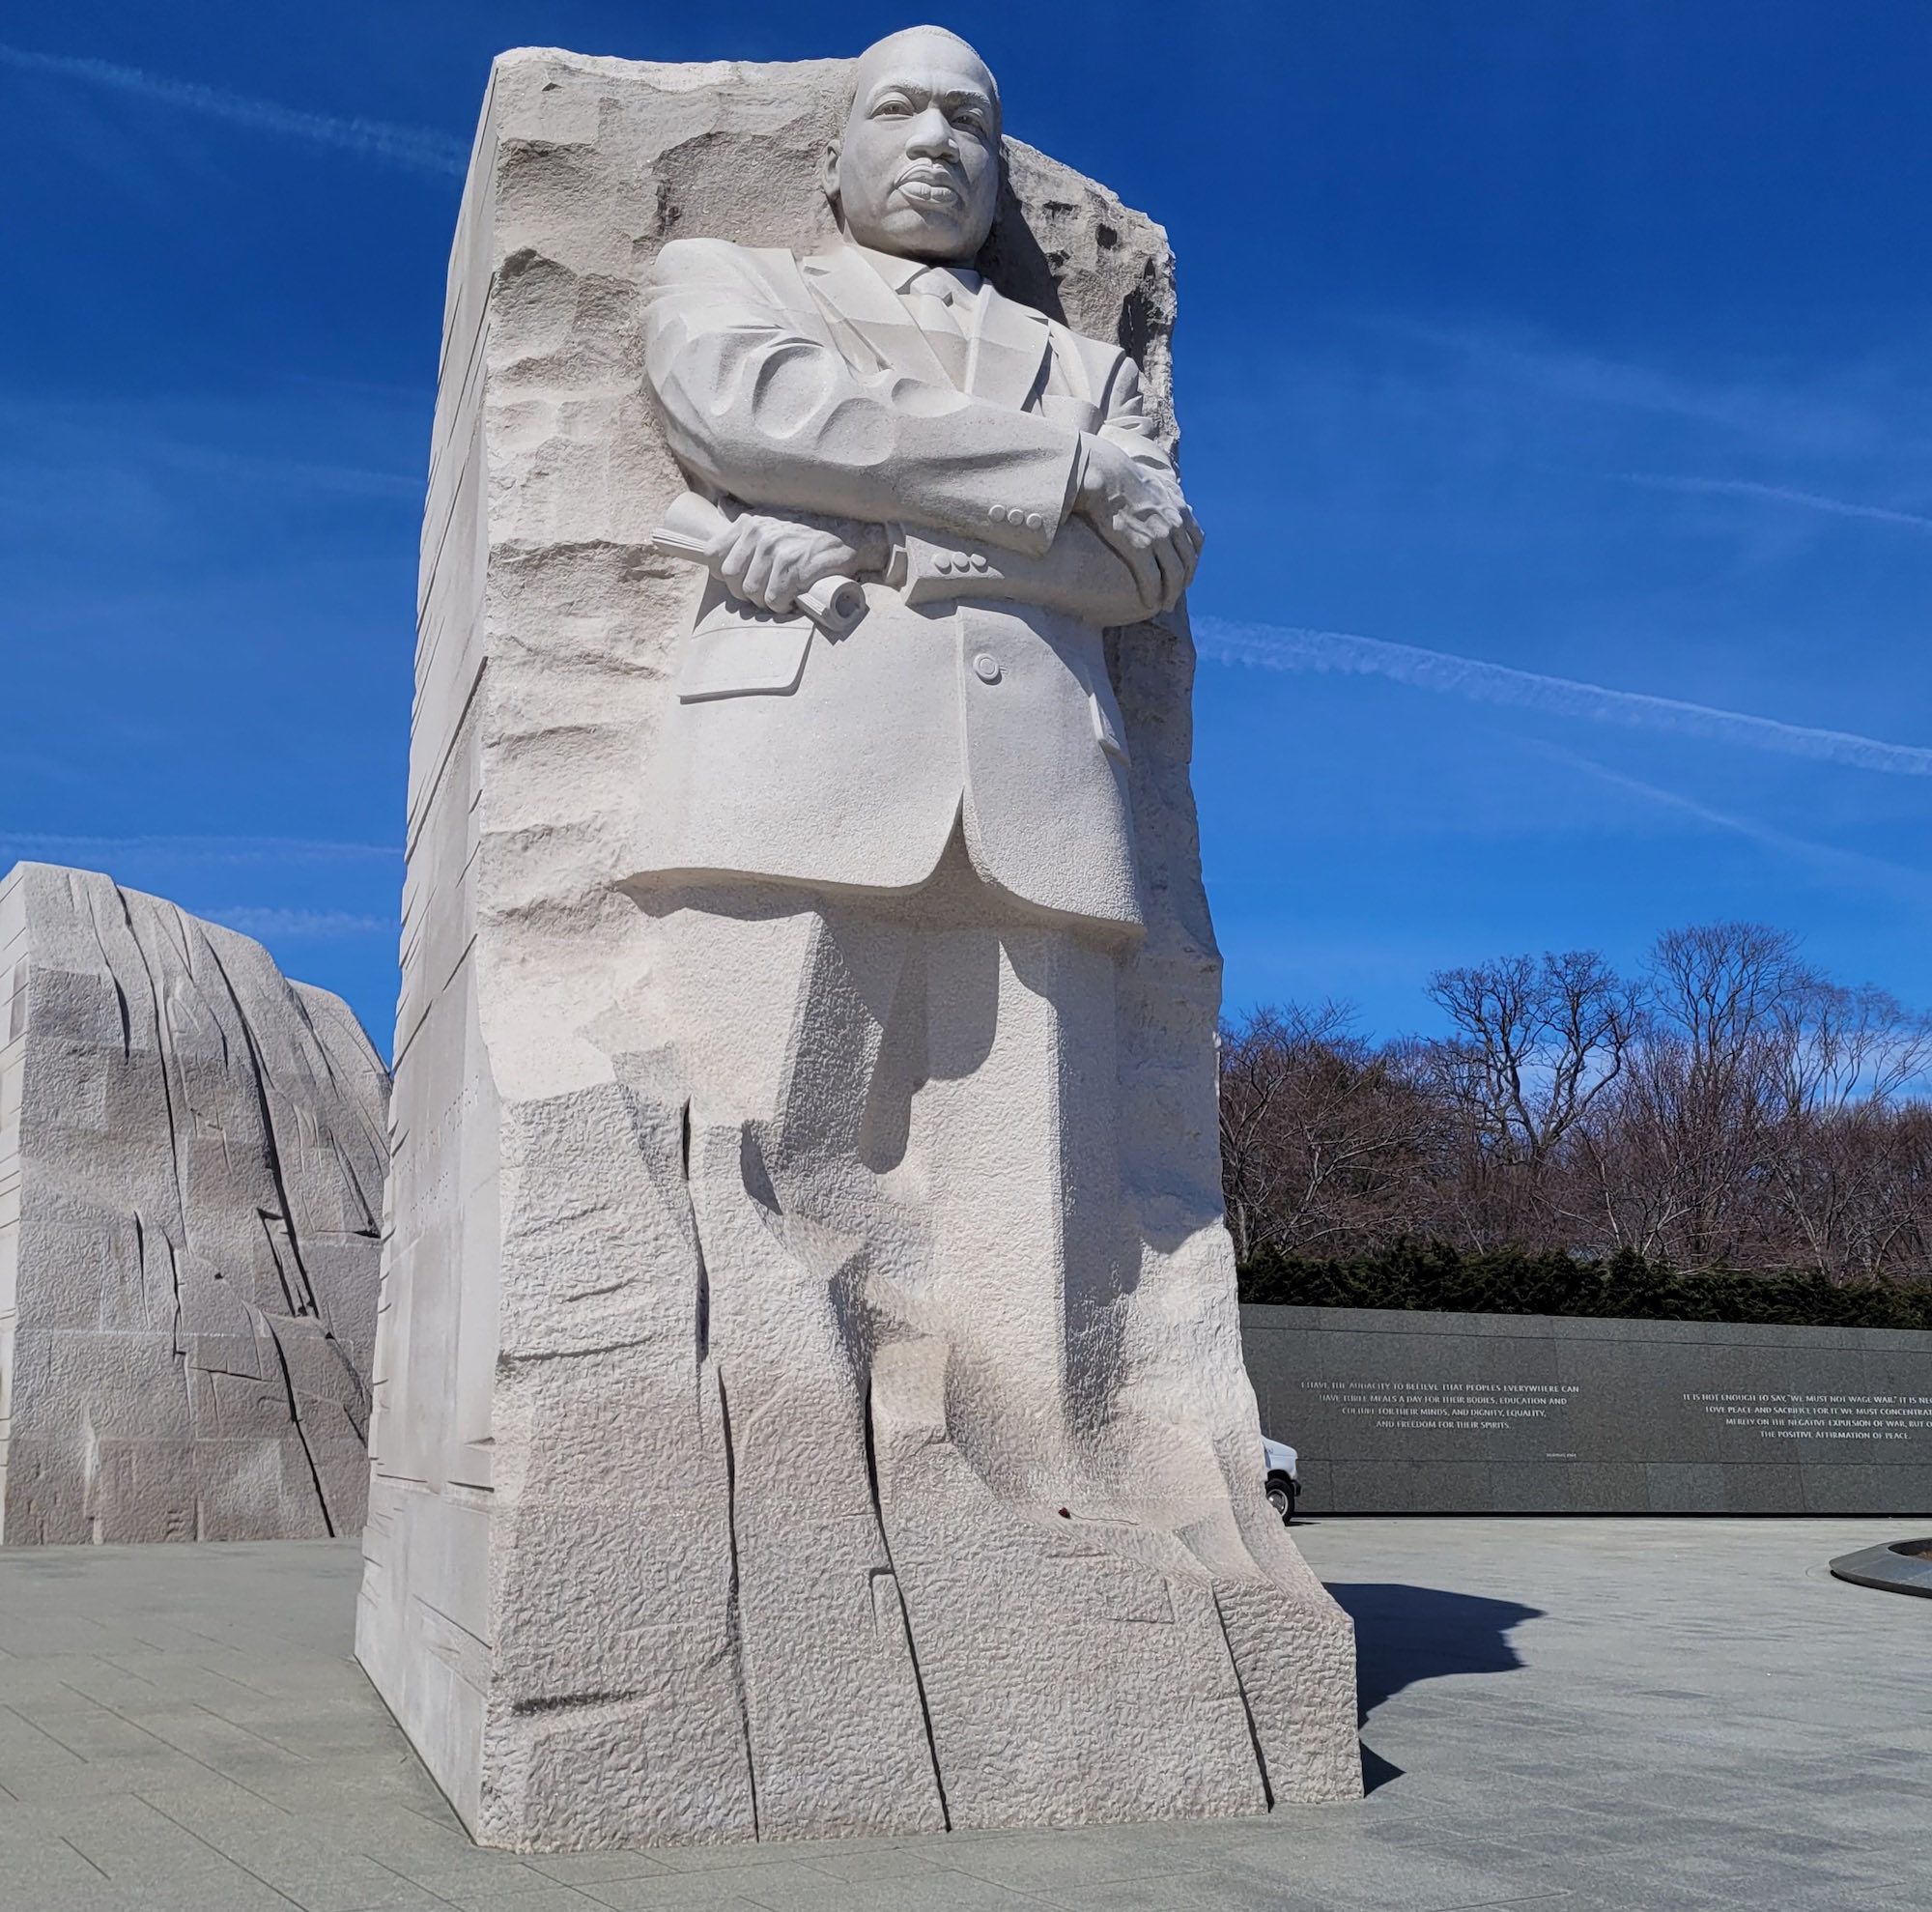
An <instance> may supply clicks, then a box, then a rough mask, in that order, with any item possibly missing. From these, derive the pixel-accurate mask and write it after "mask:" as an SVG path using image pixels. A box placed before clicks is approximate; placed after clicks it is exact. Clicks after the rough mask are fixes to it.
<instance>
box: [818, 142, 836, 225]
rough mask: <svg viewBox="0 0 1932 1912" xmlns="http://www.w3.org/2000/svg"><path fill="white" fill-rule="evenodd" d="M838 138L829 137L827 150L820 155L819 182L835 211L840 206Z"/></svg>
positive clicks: (826, 143) (826, 144)
mask: <svg viewBox="0 0 1932 1912" xmlns="http://www.w3.org/2000/svg"><path fill="white" fill-rule="evenodd" d="M838 148H839V142H838V140H836V139H828V140H827V141H826V142H825V151H824V152H823V153H821V154H820V155H819V157H818V184H819V185H820V186H822V187H823V188H824V191H825V196H826V198H827V199H829V200H830V201H831V202H832V205H833V209H834V210H835V211H836V210H837V209H838Z"/></svg>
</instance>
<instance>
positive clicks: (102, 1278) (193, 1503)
mask: <svg viewBox="0 0 1932 1912" xmlns="http://www.w3.org/2000/svg"><path fill="white" fill-rule="evenodd" d="M387 1098H388V1073H387V1071H386V1070H385V1069H384V1066H383V1064H382V1062H381V1061H380V1059H379V1058H378V1057H377V1055H376V1052H375V1051H374V1050H373V1049H372V1048H371V1047H370V1045H369V1041H368V1038H367V1037H366V1036H364V1035H363V1033H362V1031H361V1029H360V1027H359V1026H358V1025H357V1023H356V1021H355V1016H354V1015H353V1014H352V1013H350V1011H349V1009H348V1008H347V1006H346V1005H345V1004H343V1003H342V1002H340V1001H339V1000H338V999H337V998H336V997H334V996H331V995H329V994H328V993H327V991H325V990H322V989H316V988H311V987H309V986H308V985H306V984H301V983H291V982H289V981H287V980H286V979H285V978H284V977H283V976H282V974H281V972H280V971H279V970H278V969H277V968H276V966H275V964H274V961H273V960H272V958H271V957H270V956H269V954H268V952H267V951H266V950H264V949H263V948H262V946H261V945H260V944H259V943H256V942H253V941H251V940H250V939H249V938H248V937H246V936H243V935H241V934H238V933H237V932H236V931H235V930H233V929H226V928H223V927H220V926H219V925H216V924H212V923H203V922H200V921H198V920H197V919H196V918H194V917H192V916H189V915H188V914H186V912H185V911H183V910H181V909H178V908H176V907H175V905H174V904H172V903H169V902H164V901H162V900H161V899H159V898H156V897H150V896H143V895H142V894H140V893H139V892H138V891H133V890H124V889H122V888H120V887H119V886H118V885H116V884H115V883H114V882H112V881H111V880H110V879H109V878H108V877H106V876H103V875H99V874H97V873H95V872H93V871H91V870H64V869H58V868H54V867H52V866H50V865H46V864H38V863H23V864H20V865H18V866H16V867H15V868H14V870H13V871H12V873H11V874H10V875H8V876H7V877H6V878H5V880H4V881H0V1541H4V1542H5V1543H7V1544H9V1545H22V1544H25V1545H34V1544H46V1545H52V1544H58V1543H63V1542H73V1541H96V1542H101V1543H115V1542H123V1541H167V1540H283V1539H308V1538H316V1537H322V1536H326V1535H329V1534H340V1533H354V1532H355V1531H356V1530H357V1529H358V1528H359V1527H360V1526H361V1523H362V1512H363V1507H364V1504H365V1500H366V1495H367V1476H368V1458H367V1448H366V1431H367V1425H368V1413H369V1384H368V1368H369V1357H370V1350H371V1345H372V1342H373V1339H374V1334H375V1316H376V1293H377V1268H378V1260H379V1254H380V1237H381V1227H382V1202H383V1177H384V1167H385V1164H386V1160H387V1142H386V1136H385V1133H384V1125H385V1121H386V1106H387Z"/></svg>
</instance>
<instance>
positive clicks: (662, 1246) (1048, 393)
mask: <svg viewBox="0 0 1932 1912" xmlns="http://www.w3.org/2000/svg"><path fill="white" fill-rule="evenodd" d="M1173 314H1174V298H1173V277H1172V260H1171V255H1170V254H1169V252H1168V249H1167V245H1166V243H1165V239H1164V237H1163V235H1162V234H1161V232H1160V230H1159V228H1157V227H1156V226H1154V225H1153V224H1152V223H1151V221H1149V220H1148V219H1147V218H1145V217H1144V216H1143V215H1141V214H1137V213H1134V212H1132V211H1130V210H1128V209H1127V208H1125V207H1123V206H1122V204H1121V203H1120V202H1119V201H1118V200H1117V199H1115V198H1114V197H1113V196H1112V195H1111V194H1109V193H1107V192H1106V191H1105V190H1104V189H1103V188H1101V187H1099V186H1097V185H1094V183H1093V182H1091V181H1089V180H1086V179H1083V178H1082V177H1081V176H1080V175H1079V174H1077V173H1075V172H1073V171H1072V170H1071V169H1069V168H1067V167H1065V166H1064V165H1062V164H1060V163H1058V162H1056V161H1054V160H1051V159H1048V158H1047V157H1044V156H1042V155H1040V154H1038V153H1037V152H1034V151H1033V150H1032V149H1030V148H1028V147H1025V146H1023V145H1021V144H1019V143H1018V142H1016V141H1013V140H1009V139H1005V138H1004V137H1003V132H1002V127H1001V116H1000V100H999V91H998V88H997V86H996V84H995V82H994V79H993V76H992V74H991V73H990V72H989V71H987V69H986V67H985V65H984V63H983V62H982V61H981V60H980V58H979V56H978V55H977V54H976V53H975V52H974V51H973V50H972V48H971V47H969V46H967V45H966V44H965V43H963V42H961V41H960V40H958V39H956V38H955V37H954V36H952V34H950V33H946V32H943V31H941V30H939V29H936V28H919V29H914V30H912V31H910V32H908V33H903V34H895V35H894V36H892V37H891V38H890V39H888V40H885V41H882V42H880V43H878V44H877V45H875V46H873V47H871V48H870V49H868V50H867V52H866V53H865V54H864V55H863V56H862V57H861V58H860V59H859V60H858V61H857V62H847V61H822V62H809V63H802V64H794V65H783V66H755V65H735V64H715V65H708V66H697V67H681V66H668V65H654V64H648V63H632V62H622V61H615V60H605V59H590V58H583V57H581V56H577V55H572V54H565V53H558V52H520V53H513V54H508V55H505V56H504V57H503V58H502V59H501V60H499V61H498V62H497V67H496V70H495V72H494V75H493V78H492V83H491V90H490V96H489V100H488V102H487V104H486V107H485V112H484V119H483V126H482V128H481V132H480V134H479V137H478V140H477V144H476V149H475V157H474V160H473V162H472V166H471V170H470V176H469V186H468V189H467V192H466V195H465V201H464V210H463V214H462V219H461V224H460V228H459V231H458V235H457V241H456V246H455V251H454V254H453V258H452V263H451V274H450V295H449V300H448V303H447V318H446V329H445V339H444V355H443V375H442V386H441V392H440V400H439V407H438V415H437V426H436V442H435V448H434V454H433V463H432V476H431V490H430V499H429V506H428V514H427V521H426V530H425V538H424V554H425V557H424V574H423V592H422V604H423V613H422V631H421V641H420V643H419V646H418V653H417V675H418V708H417V721H416V728H415V735H414V742H413V749H412V795H411V805H412V808H411V817H410V845H411V847H410V863H409V874H408V881H407V886H406V897H405V912H406V919H407V921H406V935H405V951H406V960H405V978H404V991H403V998H402V1005H401V1013H400V1021H399V1027H398V1032H397V1057H398V1064H397V1079H396V1089H395V1111H396V1115H395V1168H394V1175H393V1180H392V1183H391V1194H390V1203H391V1209H392V1217H393V1219H392V1229H391V1235H390V1244H389V1253H388V1259H387V1263H386V1266H385V1271H384V1313H383V1317H382V1324H381V1331H380V1335H379V1346H378V1354H377V1371H378V1388H377V1412H376V1419H375V1424H374V1431H373V1436H372V1440H373V1445H374V1451H375V1457H376V1458H375V1467H374V1478H373V1483H372V1505H371V1517H370V1527H369V1530H368V1538H367V1542H366V1550H367V1572H366V1580H365V1586H364V1595H363V1606H362V1613H361V1622H360V1629H359V1636H358V1651H359V1653H360V1656H361V1658H362V1661H363V1664H364V1665H365V1666H366V1667H367V1668H368V1669H369V1671H370V1673H371V1675H372V1677H373V1678H374V1679H375V1681H376V1684H377V1685H378V1687H379V1688H380V1690H381V1691H382V1692H383V1693H384V1697H385V1698H387V1700H388V1702H389V1704H390V1705H391V1707H392V1708H393V1710H394V1711H395V1713H396V1715H397V1717H398V1719H399V1720H400V1721H401V1722H402V1724H403V1725H404V1727H405V1728H406V1729H407V1730H408V1731H409V1733H410V1735H411V1737H412V1740H413V1741H414V1743H415V1745H416V1746H417V1747H418V1749H419V1750H420V1751H421V1752H422V1754H423V1756H424V1757H425V1759H426V1760H427V1761H428V1763H429V1765H430V1768H431V1770H432V1771H433V1772H434V1773H435V1774H436V1776H437V1778H438V1780H439V1781H440V1783H441V1784H442V1785H443V1787H444V1789H445V1790H446V1791H447V1792H448V1794H449V1796H450V1797H451V1799H452V1800H453V1801H454V1802H455V1804H456V1806H457V1809H458V1811H459V1812H461V1813H462V1814H463V1816H464V1818H465V1819H466V1821H467V1822H468V1823H469V1825H470V1826H471V1828H472V1829H473V1831H474V1832H475V1833H476V1835H477V1837H478V1838H479V1839H481V1840H483V1841H486V1842H490V1843H497V1844H504V1845H511V1846H519V1847H524V1848H548V1849H556V1848H568V1847H582V1846H593V1845H599V1844H615V1843H621V1842H626V1841H679V1840H714V1841H716V1840H752V1839H785V1838H805V1837H818V1836H826V1835H839V1834H861V1833H890V1832H916V1831H923V1830H930V1831H940V1830H943V1829H946V1828H949V1827H952V1828H964V1827H982V1826H995V1825H1017V1824H1038V1825H1052V1824H1065V1823H1071V1822H1076V1821H1080V1820H1088V1819H1107V1818H1132V1817H1154V1816H1171V1815H1208V1814H1238V1813H1250V1812H1265V1811H1266V1810H1267V1809H1268V1807H1269V1806H1270V1805H1271V1804H1272V1803H1273V1802H1274V1801H1276V1800H1320V1799H1332V1798H1341V1797H1349V1796H1352V1795H1354V1794H1356V1793H1357V1792H1359V1790H1360V1762H1359V1755H1358V1751H1357V1747H1356V1742H1355V1735H1354V1719H1355V1713H1354V1677H1353V1659H1352V1649H1351V1636H1350V1626H1349V1622H1348V1619H1347V1617H1346V1615H1345V1614H1343V1613H1342V1612H1341V1611H1340V1609H1339V1608H1337V1607H1336V1606H1335V1604H1334V1603H1333V1602H1332V1601H1331V1600H1330V1599H1329V1597H1328V1596H1327V1594H1326V1593H1325V1592H1324V1590H1323V1589H1322V1588H1321V1585H1320V1584H1319V1583H1318V1582H1317V1581H1316V1580H1315V1578H1314V1576H1313V1575H1312V1574H1311V1573H1310V1572H1309V1570H1308V1568H1307V1567H1306V1565H1305V1564H1304V1563H1303V1561H1302V1560H1301V1558H1300V1556H1299V1555H1298V1553H1297V1552H1296V1550H1295V1548H1294V1546H1293V1542H1292V1540H1291V1539H1290V1538H1289V1536H1288V1535H1287V1533H1286V1532H1285V1531H1284V1530H1283V1528H1282V1526H1281V1523H1280V1521H1279V1520H1278V1518H1276V1516H1275V1515H1274V1514H1273V1512H1272V1510H1271V1509H1270V1508H1269V1507H1268V1506H1267V1504H1266V1501H1265V1499H1264V1494H1263V1482H1262V1468H1261V1460H1260V1434H1259V1430H1258V1427H1257V1419H1256V1409H1255V1401H1254V1396H1253V1393H1252V1390H1251V1389H1250V1387H1249V1384H1248V1381H1247V1378H1246V1375H1245V1373H1244V1371H1243V1369H1242V1365H1241V1355H1240V1343H1239V1335H1238V1324H1237V1311H1236V1297H1235V1275H1234V1263H1233V1254H1232V1249H1231V1246H1230V1243H1229V1240H1228V1236H1227V1233H1226V1230H1225V1228H1224V1226H1223V1223H1222V1217H1221V1197H1220V1179H1219V1167H1218V1157H1217V1152H1216V1136H1217V1127H1216V1112H1215V1068H1214V1023H1215V1015H1216V1013H1217V1010H1218V1005H1219V961H1218V957H1217V955H1216V952H1215V948H1214V943H1213V935H1212V930H1211V927H1210V925H1209V922H1208V910H1207V904H1206V899H1205V897H1204V894H1203V890H1202V884H1201V871H1200V858H1199V851H1198V846H1197V840H1196V826H1195V817H1194V809H1193V799H1192V794H1191V790H1190V787H1189V779H1188V756H1189V750H1190V741H1191V740H1190V734H1189V723H1188V706H1189V694H1190V683H1191V676H1192V668H1193V655H1192V649H1191V645H1190V642H1189V639H1188V633H1187V623H1186V616H1185V612H1184V608H1183V603H1184V600H1183V592H1184V590H1185V588H1186V585H1187V584H1188V581H1189V579H1190V578H1191V576H1192V574H1193V571H1194V568H1195V564H1196V561H1197V559H1198V557H1199V556H1200V551H1201V539H1200V532H1199V529H1198V528H1197V527H1196V525H1195V522H1194V519H1193V516H1192V514H1191V512H1190V511H1189V510H1188V508H1187V505H1186V502H1185V500H1184V499H1183V496H1182V493H1181V489H1180V485H1179V478H1178V475H1177V471H1176V468H1175V464H1174V458H1173V452H1174V444H1175V436H1176V435H1175V430H1174V422H1173V415H1172V408H1171V403H1170V379H1169V366H1170V357H1169V350H1170V337H1171V331H1172V323H1173ZM640 374H641V376H640Z"/></svg>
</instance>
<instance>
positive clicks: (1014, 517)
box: [1007, 504, 1027, 525]
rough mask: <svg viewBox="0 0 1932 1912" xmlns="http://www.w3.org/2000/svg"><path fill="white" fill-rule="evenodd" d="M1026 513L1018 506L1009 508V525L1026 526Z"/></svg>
mask: <svg viewBox="0 0 1932 1912" xmlns="http://www.w3.org/2000/svg"><path fill="white" fill-rule="evenodd" d="M1026 516H1027V515H1026V513H1025V512H1024V511H1022V510H1021V509H1020V508H1019V506H1018V505H1017V504H1012V505H1009V506H1008V507H1007V523H1008V524H1009V525H1024V524H1025V523H1026Z"/></svg>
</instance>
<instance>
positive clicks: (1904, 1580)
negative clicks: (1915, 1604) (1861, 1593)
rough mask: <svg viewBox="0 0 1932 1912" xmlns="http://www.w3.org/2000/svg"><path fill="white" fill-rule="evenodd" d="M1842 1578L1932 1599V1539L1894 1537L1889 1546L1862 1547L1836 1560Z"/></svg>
mask: <svg viewBox="0 0 1932 1912" xmlns="http://www.w3.org/2000/svg"><path fill="white" fill-rule="evenodd" d="M1832 1571H1833V1573H1834V1574H1835V1575H1837V1577H1838V1578H1839V1579H1840V1580H1848V1581H1850V1582H1851V1583H1852V1584H1854V1585H1856V1586H1876V1587H1878V1588H1880V1589H1881V1590H1882V1591H1884V1592H1887V1593H1917V1594H1919V1595H1921V1596H1922V1597H1923V1598H1925V1599H1927V1600H1932V1540H1894V1541H1893V1542H1892V1543H1891V1544H1890V1546H1889V1547H1865V1548H1861V1549H1860V1551H1859V1552H1858V1553H1856V1554H1840V1555H1838V1557H1837V1558H1836V1559H1835V1560H1833V1562H1832Z"/></svg>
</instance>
